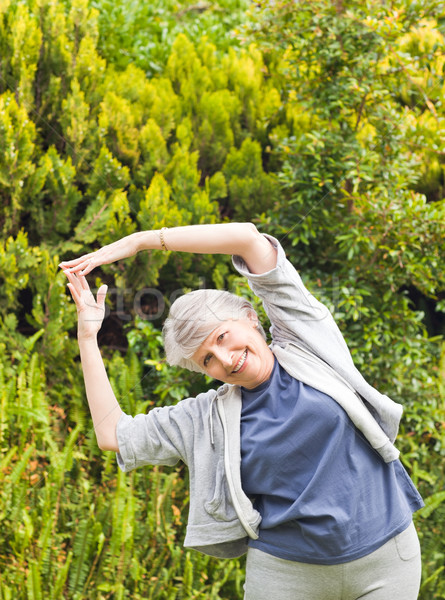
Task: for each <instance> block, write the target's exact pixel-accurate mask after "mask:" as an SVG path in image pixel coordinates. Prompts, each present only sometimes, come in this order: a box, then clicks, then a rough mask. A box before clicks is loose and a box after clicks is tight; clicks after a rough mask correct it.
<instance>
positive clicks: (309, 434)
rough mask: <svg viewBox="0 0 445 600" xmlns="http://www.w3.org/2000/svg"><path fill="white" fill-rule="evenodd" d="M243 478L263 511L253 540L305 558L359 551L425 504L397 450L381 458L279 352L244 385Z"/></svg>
mask: <svg viewBox="0 0 445 600" xmlns="http://www.w3.org/2000/svg"><path fill="white" fill-rule="evenodd" d="M241 479H242V486H243V489H244V491H245V492H246V494H247V495H248V496H250V497H254V505H255V508H256V509H257V510H258V511H259V512H260V514H261V515H262V522H261V526H260V532H259V539H258V540H250V541H249V544H250V546H252V547H255V548H258V549H260V550H262V551H264V552H267V553H269V554H272V555H274V556H277V557H279V558H284V559H287V560H295V561H299V562H306V563H314V564H338V563H343V562H348V561H351V560H355V559H357V558H361V557H362V556H365V555H367V554H369V553H370V552H373V551H374V550H376V549H377V548H379V547H380V546H381V545H382V544H384V543H385V542H386V541H388V540H389V539H390V538H392V537H394V536H395V535H397V534H398V533H400V532H401V531H403V530H404V529H406V527H408V525H409V524H410V522H411V519H412V513H413V512H414V511H416V510H418V509H419V508H421V507H422V506H423V501H422V498H421V496H420V495H419V493H418V491H417V490H416V488H415V487H414V485H413V483H412V481H411V479H410V478H409V476H408V474H407V473H406V471H405V469H404V468H403V466H402V464H401V462H400V461H399V460H396V461H393V462H391V463H385V462H384V461H383V459H382V458H381V456H380V455H379V454H378V453H377V452H376V451H375V450H374V449H373V448H372V447H371V446H370V444H369V442H368V441H367V440H366V439H365V438H364V436H363V435H362V434H361V433H360V432H359V431H358V430H357V429H356V428H355V426H354V425H353V423H352V422H351V420H350V419H349V417H348V415H347V414H346V412H345V411H344V410H343V409H342V408H341V406H340V405H339V404H338V403H337V402H335V400H333V399H332V398H331V397H330V396H327V395H326V394H324V393H322V392H319V391H318V390H316V389H314V388H312V387H310V386H308V385H305V384H303V383H301V382H300V381H297V380H296V379H294V378H293V377H291V376H290V375H289V374H288V373H287V372H286V371H285V370H284V369H283V368H282V367H281V366H280V365H279V363H278V362H277V361H276V360H275V365H274V369H273V372H272V374H271V377H270V379H269V380H268V381H266V382H264V383H263V384H261V385H260V386H258V387H257V388H255V389H254V390H248V389H246V388H242V412H241Z"/></svg>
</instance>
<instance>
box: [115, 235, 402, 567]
mask: <svg viewBox="0 0 445 600" xmlns="http://www.w3.org/2000/svg"><path fill="white" fill-rule="evenodd" d="M265 237H266V238H267V239H268V240H269V241H270V243H271V244H272V245H273V246H274V247H275V248H277V251H278V256H277V266H276V267H275V268H274V269H272V270H271V271H269V272H267V273H263V274H260V275H254V274H251V273H250V272H249V271H248V269H247V267H246V265H245V263H244V261H243V260H242V259H241V258H240V257H234V258H233V263H234V266H235V267H236V268H237V270H238V271H239V273H241V274H242V275H245V276H246V277H247V278H248V280H249V285H250V287H251V288H252V290H253V291H254V292H255V294H256V295H257V296H258V297H259V298H261V299H262V300H263V303H264V307H265V310H266V313H267V315H268V317H269V319H270V322H271V324H272V326H271V335H272V344H271V346H270V347H271V349H272V352H273V353H274V355H275V356H276V358H277V360H278V362H279V363H280V364H281V366H282V367H283V368H284V369H285V370H286V371H287V372H288V373H289V374H290V375H292V376H293V377H295V378H296V379H299V380H300V381H303V382H304V383H306V384H308V385H311V386H312V387H314V388H316V389H318V390H320V391H322V392H324V393H325V394H328V395H329V396H331V397H332V398H334V400H336V401H337V402H338V403H339V404H340V405H341V406H342V407H343V408H344V410H345V411H346V412H347V414H348V416H349V417H350V419H351V420H352V421H353V423H354V425H355V426H356V427H357V428H358V429H359V430H360V431H361V432H362V433H363V434H364V436H365V437H366V438H367V440H368V441H369V443H370V445H371V446H372V447H373V448H374V450H375V451H377V452H379V454H380V455H381V456H382V459H383V460H385V461H386V462H390V461H392V460H395V459H396V458H397V457H398V455H399V453H398V451H397V450H396V448H395V447H394V446H393V442H394V440H395V438H396V435H397V431H398V426H399V421H400V417H401V414H402V406H401V405H400V404H396V403H394V402H393V401H392V400H391V399H390V398H388V397H387V396H384V395H382V394H380V393H379V392H378V391H377V390H376V389H375V388H373V387H372V386H370V385H369V384H368V383H367V382H366V381H365V379H364V378H363V376H362V375H361V374H360V372H359V371H358V370H357V369H356V367H355V366H354V364H353V361H352V358H351V355H350V353H349V350H348V347H347V346H346V343H345V341H344V339H343V336H342V335H341V333H340V330H339V329H338V327H337V325H336V323H335V322H334V320H333V318H332V316H331V314H330V313H329V311H328V309H327V308H326V307H325V306H324V305H323V304H321V303H320V302H319V301H318V300H316V299H315V298H314V296H312V295H311V294H310V293H309V291H308V290H307V289H306V288H305V286H304V285H303V282H302V281H301V278H300V276H299V275H298V273H297V271H296V270H295V269H294V267H293V266H292V265H291V264H290V262H289V261H288V260H287V259H286V257H285V254H284V251H283V249H282V247H281V246H280V244H279V243H278V241H277V240H276V239H275V238H272V237H271V236H267V235H266V236H265ZM240 416H241V389H240V388H239V386H235V385H228V384H225V385H222V386H221V387H220V388H219V389H217V390H209V391H208V392H207V393H205V394H200V395H198V396H197V397H196V398H187V399H185V400H182V401H181V402H179V403H178V404H177V405H175V406H166V407H163V408H155V409H153V410H151V411H150V412H149V413H148V414H140V415H136V416H135V417H131V416H129V415H126V414H123V415H122V416H121V419H120V421H119V423H118V425H117V439H118V443H119V453H118V454H117V460H118V464H119V467H120V468H121V469H122V470H123V471H130V470H132V469H135V468H136V467H140V466H143V465H147V464H151V465H159V464H162V465H174V464H176V463H177V462H178V461H179V460H182V461H183V462H184V463H185V464H186V465H187V466H188V468H189V474H190V505H189V516H188V525H187V533H186V537H185V541H184V545H185V546H186V547H191V548H194V549H196V550H199V551H201V552H203V553H205V554H210V555H212V556H217V557H224V558H231V557H235V556H240V555H241V554H243V553H244V552H246V550H247V541H248V538H249V537H250V538H253V539H256V538H257V537H258V529H259V525H260V522H261V516H260V514H259V513H258V512H257V511H256V510H255V509H254V508H253V505H252V502H251V501H250V499H249V498H248V497H247V496H246V494H245V493H244V492H243V489H242V486H241V469H240V465H241V453H240Z"/></svg>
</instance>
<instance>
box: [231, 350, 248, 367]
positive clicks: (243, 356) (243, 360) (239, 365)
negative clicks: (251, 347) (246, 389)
mask: <svg viewBox="0 0 445 600" xmlns="http://www.w3.org/2000/svg"><path fill="white" fill-rule="evenodd" d="M246 358H247V348H246V350H244V352H243V354H242V356H241V358H240V359H239V361H238V362H237V363H236V367H235V368H234V369H233V371H232V373H238V371H239V370H240V369H241V367H242V366H243V365H244V363H245V362H246Z"/></svg>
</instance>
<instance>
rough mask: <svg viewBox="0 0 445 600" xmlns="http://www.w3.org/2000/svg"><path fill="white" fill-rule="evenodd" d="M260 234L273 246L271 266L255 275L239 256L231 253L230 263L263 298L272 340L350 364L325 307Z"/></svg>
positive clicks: (348, 355)
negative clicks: (274, 252) (295, 345)
mask: <svg viewBox="0 0 445 600" xmlns="http://www.w3.org/2000/svg"><path fill="white" fill-rule="evenodd" d="M264 236H265V237H266V238H267V239H268V240H269V242H270V243H271V244H272V245H273V246H274V247H275V248H276V249H277V265H276V267H275V268H274V269H272V270H271V271H268V272H267V273H262V274H260V275H255V274H253V273H250V272H249V270H248V268H247V266H246V264H245V262H244V261H243V260H242V258H241V257H239V256H234V257H233V264H234V266H235V268H236V269H237V271H238V272H239V273H240V274H241V275H244V276H245V277H247V279H248V281H249V285H250V287H251V289H252V291H253V292H254V293H255V294H256V295H257V296H258V297H259V298H260V299H261V300H262V301H263V305H264V308H265V311H266V313H267V316H268V317H269V319H270V322H271V330H270V332H271V335H272V340H273V342H274V343H277V344H279V345H281V346H283V345H285V344H287V343H288V342H294V343H297V344H299V345H301V346H304V347H305V348H307V349H309V350H310V351H312V352H314V353H315V354H317V355H318V356H319V357H320V358H323V359H324V360H325V361H326V362H327V363H328V364H330V363H331V362H332V357H333V356H336V357H337V358H338V359H340V360H341V362H343V363H346V364H349V366H352V364H353V363H352V358H351V355H350V352H349V349H348V347H347V345H346V342H345V340H344V338H343V336H342V334H341V332H340V330H339V328H338V326H337V324H336V323H335V321H334V319H333V317H332V315H331V313H330V312H329V310H328V308H327V307H326V306H325V305H324V304H322V303H321V302H319V301H318V300H317V299H316V298H315V297H314V296H313V295H312V294H311V293H310V292H309V291H308V290H307V288H306V287H305V285H304V284H303V282H302V280H301V277H300V275H299V274H298V272H297V271H296V269H295V268H294V267H293V265H292V264H291V263H290V262H289V261H288V260H287V258H286V255H285V253H284V250H283V248H282V246H281V245H280V243H279V242H278V241H277V240H276V239H275V238H273V237H271V236H269V235H266V234H264Z"/></svg>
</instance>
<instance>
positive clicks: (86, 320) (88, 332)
mask: <svg viewBox="0 0 445 600" xmlns="http://www.w3.org/2000/svg"><path fill="white" fill-rule="evenodd" d="M65 275H66V276H67V278H68V281H69V283H68V288H69V290H70V292H71V296H72V297H73V300H74V302H75V303H76V308H77V315H78V329H77V339H78V343H79V349H80V359H81V363H82V370H83V377H84V381H85V390H86V394H87V399H88V405H89V408H90V412H91V417H92V419H93V427H94V431H95V433H96V439H97V444H98V446H99V448H100V449H101V450H112V451H114V452H118V451H119V446H118V442H117V437H116V426H117V423H118V421H119V419H120V417H121V414H122V410H121V408H120V406H119V403H118V401H117V399H116V396H115V395H114V392H113V389H112V387H111V384H110V381H109V379H108V375H107V372H106V370H105V365H104V363H103V360H102V356H101V353H100V350H99V346H98V343H97V333H98V331H99V329H100V327H101V325H102V321H103V318H104V314H105V295H106V286H102V287H101V288H99V291H98V292H97V302H96V300H95V299H94V296H93V294H92V292H91V290H90V288H89V285H88V283H87V280H86V279H85V277H84V276H82V275H80V276H77V275H75V274H74V273H69V272H68V271H65Z"/></svg>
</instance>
